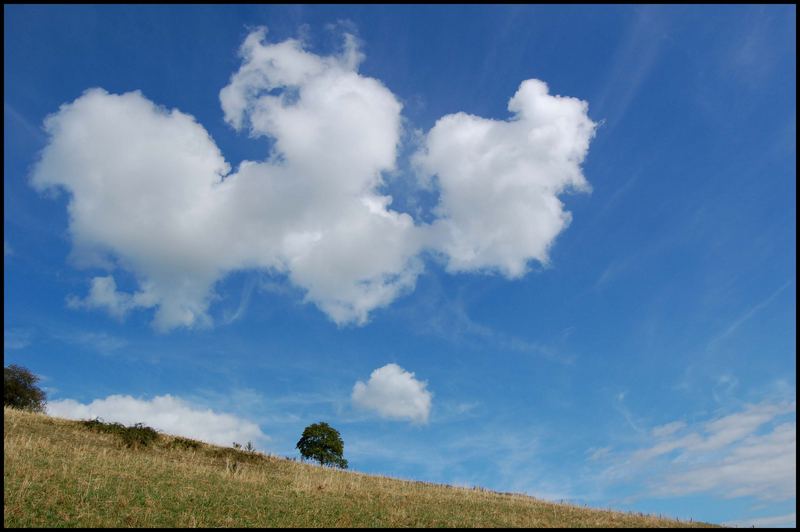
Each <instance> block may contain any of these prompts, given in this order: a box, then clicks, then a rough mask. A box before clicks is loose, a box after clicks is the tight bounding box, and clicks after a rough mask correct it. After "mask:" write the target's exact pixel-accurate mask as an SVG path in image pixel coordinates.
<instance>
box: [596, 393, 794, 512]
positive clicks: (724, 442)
mask: <svg viewBox="0 0 800 532" xmlns="http://www.w3.org/2000/svg"><path fill="white" fill-rule="evenodd" d="M795 412H796V403H795V402H794V401H793V400H784V401H777V402H775V401H773V402H763V403H758V404H747V405H745V406H744V407H743V408H741V409H739V410H737V411H735V412H732V413H729V414H727V415H723V416H719V417H715V418H712V419H709V420H707V421H704V422H695V423H692V424H689V423H687V422H686V421H684V420H678V421H674V422H671V423H668V424H665V425H661V426H658V427H654V428H652V429H651V430H650V431H649V435H648V436H647V437H646V438H645V440H646V441H647V440H649V443H648V444H647V445H645V446H643V447H640V448H638V449H633V450H627V451H615V450H611V449H610V448H609V450H608V451H606V452H604V453H602V456H599V457H598V458H599V459H600V460H601V461H606V462H607V463H609V464H610V465H608V466H607V467H606V468H605V469H604V470H603V472H602V476H603V477H604V478H605V479H608V480H609V481H610V482H620V481H623V480H624V481H632V480H633V479H635V478H638V477H640V476H641V475H643V473H644V472H645V471H647V473H648V477H650V478H658V481H657V482H653V481H650V482H647V489H648V492H649V494H650V495H653V496H658V497H677V496H682V495H687V494H694V493H711V494H715V495H718V496H721V497H724V498H734V497H745V496H752V497H756V498H758V499H762V500H765V501H784V500H789V499H791V498H793V497H795V495H796V487H795V484H796V482H795V481H796V433H797V429H796V422H795V420H794V414H795Z"/></svg>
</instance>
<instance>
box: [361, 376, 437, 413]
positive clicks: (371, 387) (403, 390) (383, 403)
mask: <svg viewBox="0 0 800 532" xmlns="http://www.w3.org/2000/svg"><path fill="white" fill-rule="evenodd" d="M426 386H427V382H424V381H418V380H417V379H415V378H414V374H413V373H410V372H408V371H406V370H404V369H403V368H401V367H400V366H398V365H397V364H386V365H385V366H383V367H382V368H378V369H376V370H375V371H373V372H372V374H371V375H370V378H369V381H367V383H366V384H365V383H363V382H361V381H358V382H356V384H355V386H353V394H352V397H351V398H352V401H353V404H354V405H356V406H357V407H359V408H363V409H366V410H372V411H374V412H377V413H378V415H380V416H381V417H385V418H389V419H408V420H410V421H413V422H416V423H427V422H428V416H429V414H430V411H431V398H432V397H433V394H432V393H431V392H430V391H428V390H426V389H425V388H426Z"/></svg>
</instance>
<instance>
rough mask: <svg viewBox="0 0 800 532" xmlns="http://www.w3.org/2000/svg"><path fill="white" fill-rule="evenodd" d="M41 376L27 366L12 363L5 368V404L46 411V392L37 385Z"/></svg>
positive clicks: (34, 410)
mask: <svg viewBox="0 0 800 532" xmlns="http://www.w3.org/2000/svg"><path fill="white" fill-rule="evenodd" d="M38 381H39V377H38V376H36V375H34V374H33V373H31V372H30V370H28V369H27V368H24V367H22V366H17V365H16V364H11V365H10V366H8V367H7V368H3V405H4V406H12V407H14V408H21V409H23V410H30V411H33V412H44V405H45V402H46V397H45V393H44V392H43V391H42V390H41V389H39V387H38V386H36V383H37V382H38Z"/></svg>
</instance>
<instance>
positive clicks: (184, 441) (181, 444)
mask: <svg viewBox="0 0 800 532" xmlns="http://www.w3.org/2000/svg"><path fill="white" fill-rule="evenodd" d="M169 445H170V447H172V448H173V449H193V450H195V449H199V448H200V445H201V444H200V442H199V441H196V440H190V439H189V438H181V437H180V436H176V437H175V438H173V440H172V441H171V442H170V444H169Z"/></svg>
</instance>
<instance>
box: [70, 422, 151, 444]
mask: <svg viewBox="0 0 800 532" xmlns="http://www.w3.org/2000/svg"><path fill="white" fill-rule="evenodd" d="M82 423H83V426H84V427H86V428H88V429H90V430H94V431H95V432H103V433H106V434H116V435H117V437H119V438H120V439H121V440H122V443H123V444H124V445H125V446H126V447H133V448H138V447H147V446H148V445H150V444H151V443H152V442H154V441H155V440H157V439H158V431H156V429H154V428H152V427H148V426H146V425H144V424H142V423H136V424H135V425H133V426H130V427H126V426H125V425H123V424H122V423H115V422H114V423H106V422H105V421H103V420H102V419H100V418H95V419H87V420H86V421H82Z"/></svg>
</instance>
